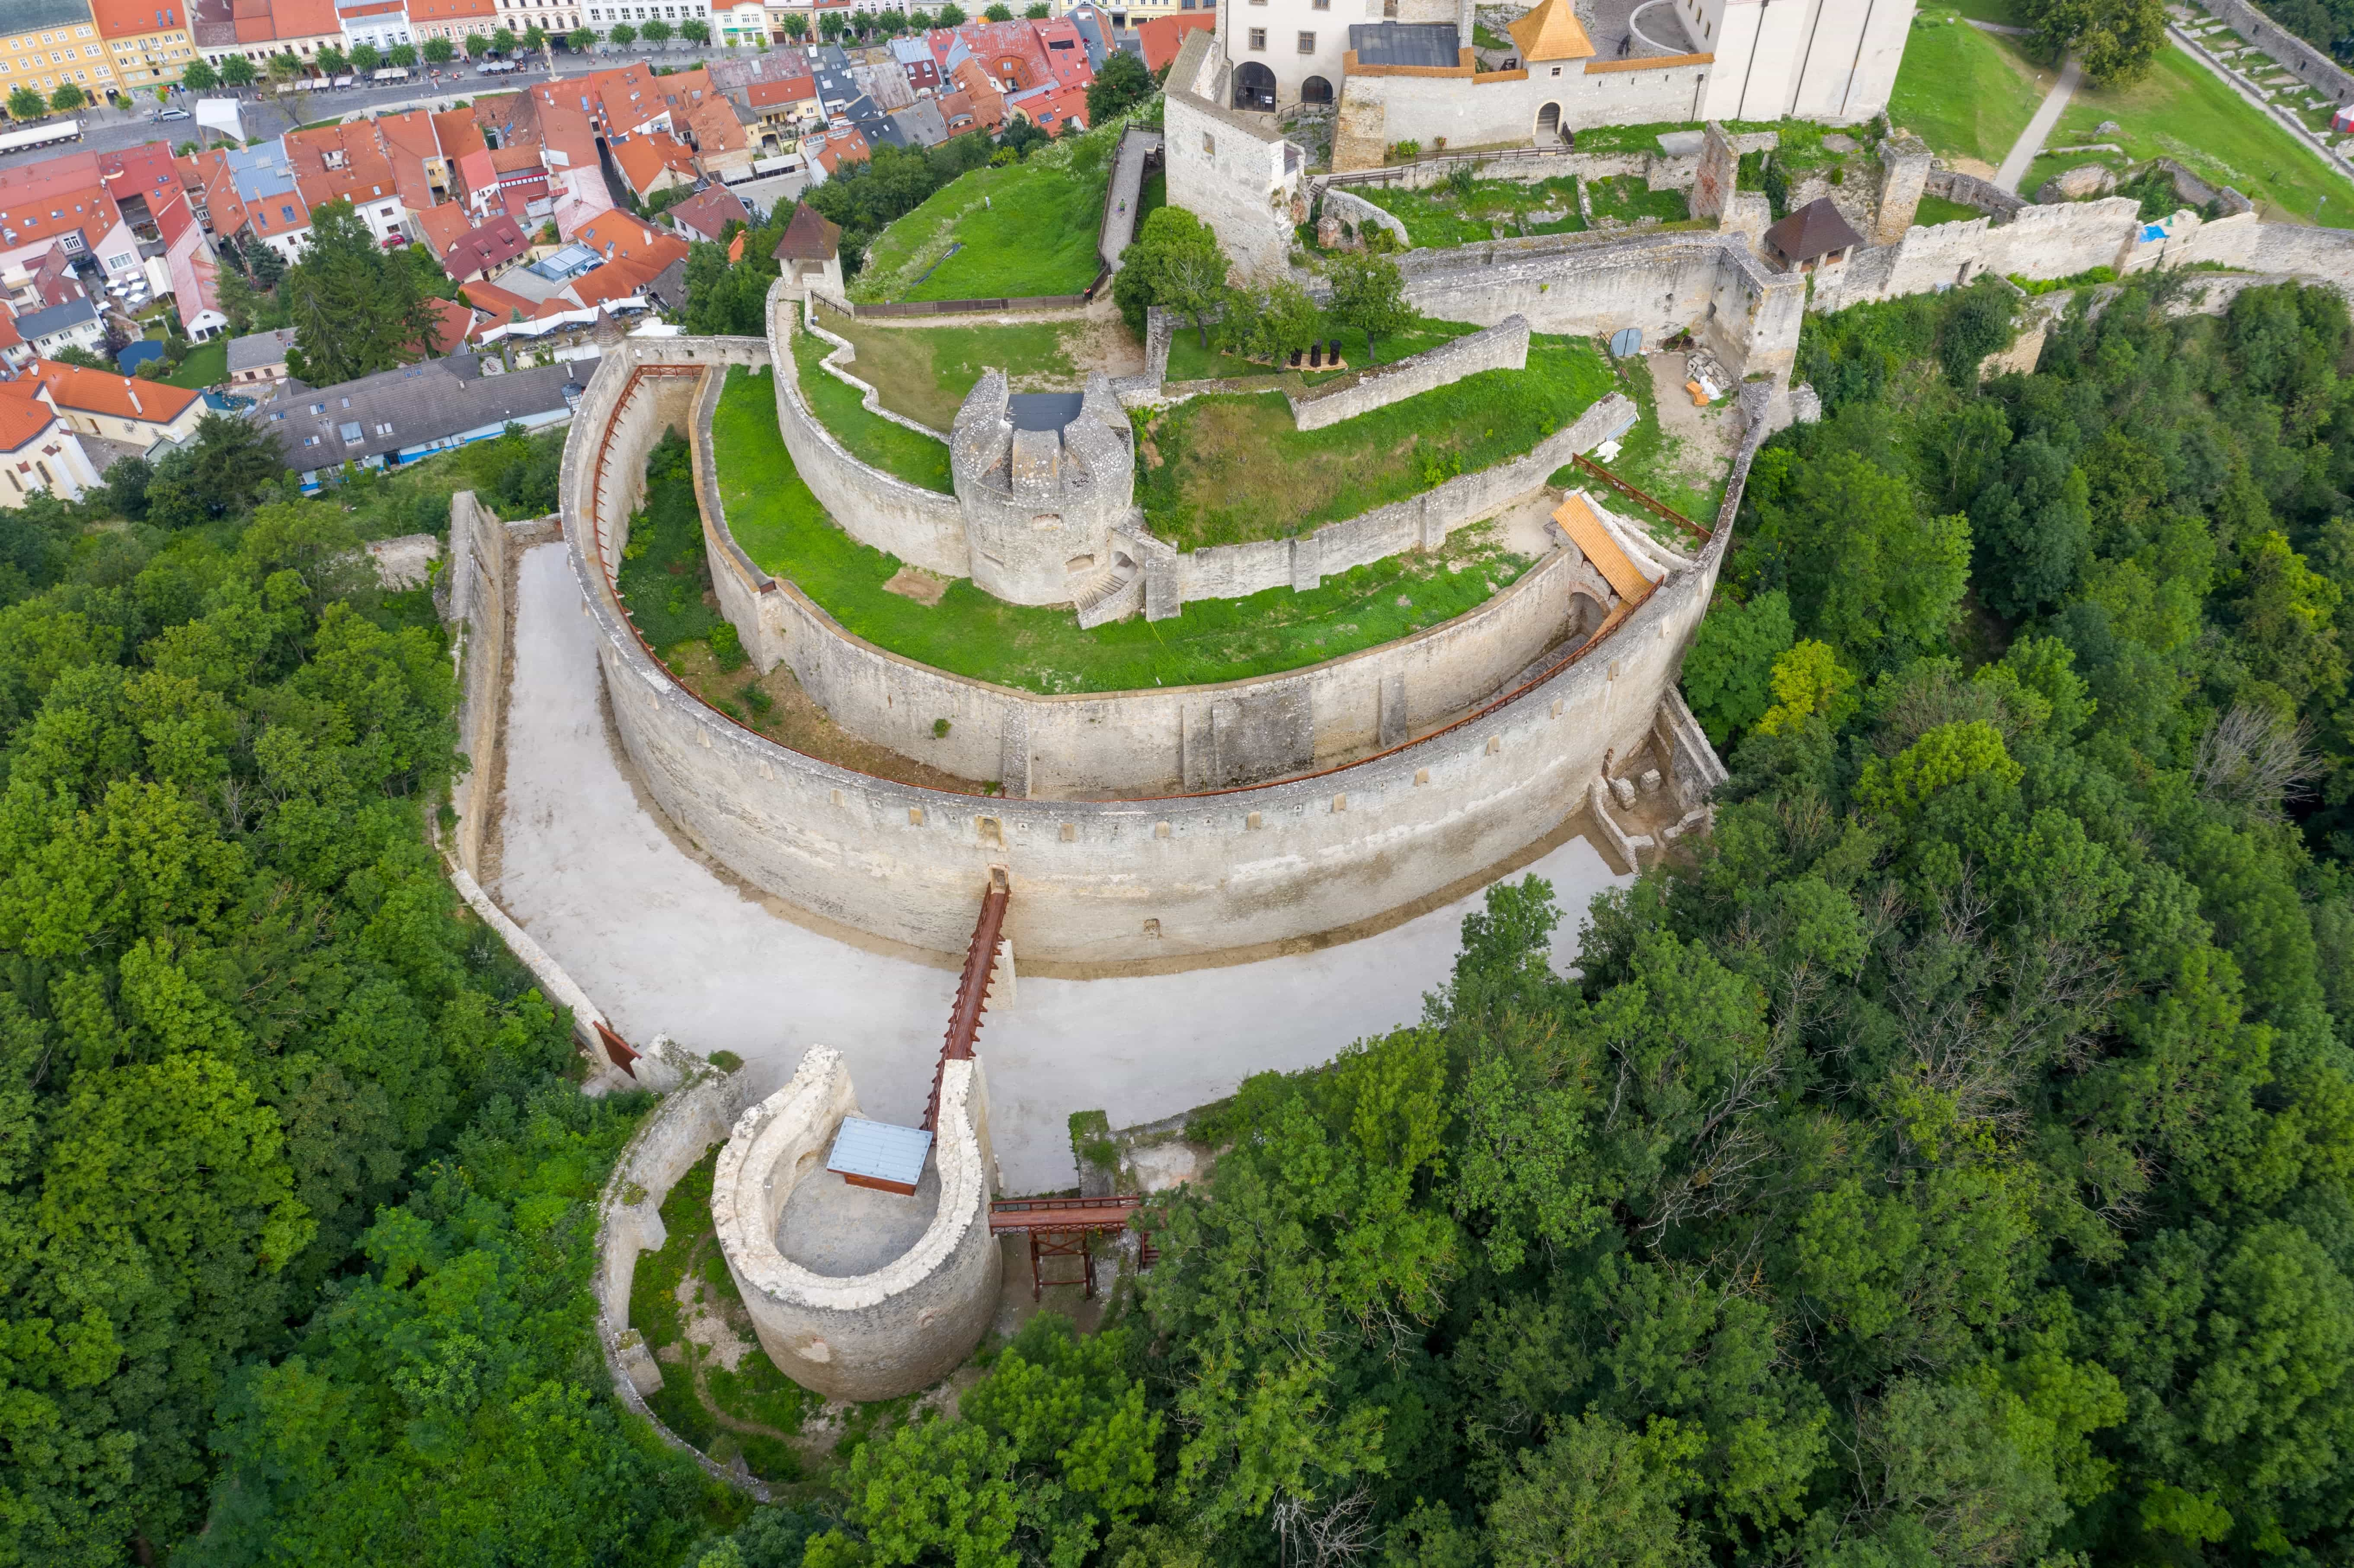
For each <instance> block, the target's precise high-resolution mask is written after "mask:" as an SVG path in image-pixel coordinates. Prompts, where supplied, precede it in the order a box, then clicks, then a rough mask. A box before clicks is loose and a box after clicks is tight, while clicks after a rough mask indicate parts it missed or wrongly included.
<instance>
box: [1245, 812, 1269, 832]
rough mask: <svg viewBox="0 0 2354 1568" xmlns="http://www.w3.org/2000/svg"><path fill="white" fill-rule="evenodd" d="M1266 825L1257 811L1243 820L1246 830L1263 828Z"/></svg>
mask: <svg viewBox="0 0 2354 1568" xmlns="http://www.w3.org/2000/svg"><path fill="white" fill-rule="evenodd" d="M1264 825H1265V821H1264V820H1263V819H1262V818H1261V817H1260V816H1259V814H1258V813H1257V811H1253V812H1252V813H1251V814H1250V815H1249V816H1247V817H1245V818H1244V819H1243V826H1245V827H1246V828H1254V829H1256V828H1259V827H1262V826H1264Z"/></svg>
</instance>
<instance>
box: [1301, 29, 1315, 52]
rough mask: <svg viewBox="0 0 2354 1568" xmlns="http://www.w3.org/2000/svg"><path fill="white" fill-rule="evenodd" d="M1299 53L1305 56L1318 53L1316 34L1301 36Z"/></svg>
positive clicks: (1303, 34)
mask: <svg viewBox="0 0 2354 1568" xmlns="http://www.w3.org/2000/svg"><path fill="white" fill-rule="evenodd" d="M1299 52H1300V53H1301V54H1303V55H1312V54H1314V53H1315V52H1316V35H1315V34H1313V33H1302V34H1300V35H1299Z"/></svg>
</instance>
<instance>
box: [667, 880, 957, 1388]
mask: <svg viewBox="0 0 2354 1568" xmlns="http://www.w3.org/2000/svg"><path fill="white" fill-rule="evenodd" d="M966 902H967V904H970V898H968V899H967V901H966ZM857 1108H858V1107H857V1101H856V1098H855V1097H854V1094H853V1091H852V1088H851V1083H850V1070H849V1068H848V1067H846V1066H844V1065H843V1060H842V1054H841V1053H840V1052H838V1051H835V1050H832V1049H831V1048H830V1047H827V1046H823V1045H820V1046H817V1047H815V1048H813V1049H812V1050H811V1051H810V1052H809V1054H807V1055H805V1056H803V1057H802V1058H801V1068H800V1070H799V1071H798V1072H796V1073H794V1075H793V1079H792V1082H790V1084H787V1085H786V1086H784V1087H783V1088H781V1089H779V1090H778V1091H777V1092H776V1093H775V1094H773V1095H771V1096H769V1097H768V1098H767V1099H765V1100H763V1101H761V1102H760V1103H759V1104H758V1105H757V1106H754V1107H752V1108H751V1109H749V1110H748V1111H746V1112H745V1113H744V1114H743V1116H742V1117H741V1118H738V1119H737V1123H736V1126H735V1129H734V1130H733V1132H731V1133H730V1134H729V1136H728V1139H727V1146H726V1148H725V1149H723V1150H720V1151H719V1163H718V1167H717V1169H716V1171H714V1172H713V1174H712V1180H711V1217H712V1220H713V1222H714V1224H715V1225H716V1228H717V1231H718V1237H719V1247H720V1251H721V1252H722V1253H724V1254H725V1255H726V1259H727V1270H728V1272H729V1273H730V1274H731V1275H733V1276H734V1277H735V1280H736V1288H737V1293H738V1294H739V1295H740V1296H742V1298H743V1299H744V1308H745V1310H746V1311H747V1312H748V1313H750V1314H751V1318H752V1325H753V1328H754V1330H756V1331H757V1332H758V1334H759V1337H760V1348H761V1349H762V1350H764V1351H768V1353H769V1360H770V1361H774V1362H775V1363H776V1365H777V1367H778V1369H779V1371H781V1372H784V1373H785V1375H786V1376H788V1377H790V1378H791V1379H792V1380H793V1381H794V1382H795V1383H800V1384H801V1386H803V1387H804V1388H809V1389H813V1390H815V1391H816V1392H817V1393H822V1394H824V1395H826V1396H827V1397H828V1398H831V1399H852V1400H861V1401H866V1400H877V1399H894V1398H896V1397H897V1396H899V1395H900V1394H903V1393H913V1392H914V1391H916V1390H917V1389H919V1388H923V1387H926V1386H927V1385H928V1384H930V1383H935V1382H938V1380H939V1379H940V1378H942V1377H944V1376H946V1375H947V1374H948V1373H949V1372H950V1371H952V1370H953V1369H954V1368H955V1367H956V1365H957V1363H958V1362H960V1361H963V1360H964V1358H965V1357H966V1356H968V1355H970V1353H971V1351H972V1348H973V1346H974V1345H976V1344H978V1343H979V1342H980V1340H981V1335H982V1334H983V1333H984V1332H986V1331H987V1330H988V1328H989V1324H990V1319H991V1317H992V1316H993V1315H994V1313H995V1311H996V1308H997V1290H998V1280H999V1274H1000V1268H1001V1265H1000V1261H999V1256H1000V1255H999V1251H998V1245H997V1240H996V1238H995V1237H993V1236H991V1234H989V1199H990V1193H991V1188H992V1187H993V1186H994V1184H995V1182H994V1179H995V1173H996V1161H995V1160H994V1158H993V1157H992V1156H991V1153H990V1147H989V1094H988V1088H987V1085H986V1083H985V1081H984V1079H983V1078H982V1076H981V1064H980V1063H979V1062H978V1061H962V1062H949V1063H946V1064H944V1065H943V1069H942V1073H941V1082H940V1107H939V1117H938V1124H937V1125H938V1132H937V1135H936V1137H935V1138H934V1139H933V1142H932V1155H931V1158H932V1160H933V1163H934V1166H935V1168H936V1169H937V1171H938V1178H939V1202H938V1208H937V1209H936V1210H935V1211H934V1212H933V1214H932V1220H931V1224H929V1225H928V1226H927V1227H926V1228H925V1230H924V1234H923V1235H922V1236H921V1237H919V1238H918V1239H917V1242H916V1244H915V1245H913V1246H912V1247H910V1248H908V1250H907V1252H905V1253H903V1254H901V1255H899V1256H898V1257H896V1258H894V1259H892V1260H891V1261H890V1262H889V1263H886V1264H885V1265H884V1266H882V1267H881V1268H878V1269H876V1270H875V1271H874V1272H872V1273H870V1274H857V1275H845V1276H828V1275H822V1274H816V1273H812V1272H811V1270H809V1269H807V1268H805V1267H803V1266H801V1265H800V1264H798V1263H795V1262H794V1261H793V1260H792V1259H791V1258H790V1257H787V1256H786V1255H784V1254H783V1253H781V1252H779V1250H778V1248H777V1221H778V1219H779V1216H780V1215H781V1214H782V1213H784V1208H785V1202H786V1201H787V1200H788V1199H789V1198H790V1197H791V1196H792V1193H793V1189H794V1188H795V1187H796V1186H798V1185H799V1184H800V1183H801V1182H802V1181H833V1180H836V1178H834V1177H832V1176H830V1175H828V1174H827V1173H826V1172H825V1171H824V1170H823V1162H824V1160H825V1155H826V1150H827V1149H828V1148H829V1147H830V1146H831V1145H832V1140H833V1134H834V1130H835V1128H838V1127H840V1126H841V1125H842V1118H843V1117H844V1116H848V1115H854V1114H855V1113H856V1111H857Z"/></svg>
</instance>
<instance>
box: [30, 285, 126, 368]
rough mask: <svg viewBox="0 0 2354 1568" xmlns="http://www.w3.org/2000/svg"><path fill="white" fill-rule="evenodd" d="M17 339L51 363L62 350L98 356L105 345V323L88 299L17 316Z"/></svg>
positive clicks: (49, 306)
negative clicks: (77, 349)
mask: <svg viewBox="0 0 2354 1568" xmlns="http://www.w3.org/2000/svg"><path fill="white" fill-rule="evenodd" d="M16 335H17V336H18V337H21V338H22V339H24V341H25V345H26V346H27V347H28V348H30V349H31V350H32V351H33V352H34V353H35V354H36V355H39V356H40V357H41V358H43V359H52V358H55V357H56V356H57V355H58V352H59V351H60V350H62V349H68V348H80V349H88V350H90V351H92V352H96V351H97V350H99V349H100V348H101V347H102V346H103V345H104V344H105V342H106V323H105V322H104V320H102V319H101V317H100V315H99V313H98V307H97V306H96V305H93V304H91V303H90V301H89V300H88V299H87V298H84V299H79V300H68V301H67V302H65V303H64V304H62V305H44V306H42V307H41V308H40V309H39V310H37V311H30V312H27V313H25V314H23V315H20V316H18V317H17V318H16Z"/></svg>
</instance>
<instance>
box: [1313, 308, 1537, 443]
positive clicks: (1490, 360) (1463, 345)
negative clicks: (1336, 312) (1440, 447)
mask: <svg viewBox="0 0 2354 1568" xmlns="http://www.w3.org/2000/svg"><path fill="white" fill-rule="evenodd" d="M1528 363H1529V323H1528V320H1527V318H1526V317H1523V316H1517V315H1514V316H1507V317H1505V318H1504V319H1503V320H1502V321H1501V322H1500V323H1497V324H1496V325H1494V326H1491V327H1488V328H1486V329H1484V330H1482V331H1479V332H1475V333H1470V334H1467V335H1465V336H1462V337H1458V338H1454V339H1450V340H1449V341H1447V342H1446V343H1442V344H1439V345H1438V346H1437V348H1428V349H1425V350H1423V352H1422V353H1420V354H1416V355H1409V356H1408V357H1406V358H1405V359H1401V360H1399V361H1397V362H1396V363H1395V364H1394V365H1381V366H1369V367H1368V368H1366V369H1363V370H1360V371H1356V372H1353V373H1352V374H1350V375H1347V376H1339V377H1336V378H1335V379H1333V380H1331V381H1326V382H1321V383H1320V384H1318V385H1317V386H1314V387H1308V388H1307V389H1305V390H1304V391H1299V392H1286V393H1285V394H1284V400H1285V401H1287V402H1288V403H1289V404H1290V405H1291V422H1292V424H1293V425H1294V426H1295V427H1297V428H1298V429H1303V430H1320V429H1324V427H1325V426H1327V425H1337V424H1339V423H1340V422H1341V420H1343V419H1353V418H1356V417H1357V416H1358V415H1360V414H1370V413H1372V412H1373V410H1374V409H1376V408H1388V407H1389V406H1390V405H1391V404H1393V403H1398V402H1403V401H1404V400H1405V399H1406V398H1408V397H1416V396H1417V395H1418V394H1421V393H1424V392H1429V391H1433V390H1436V389H1437V388H1438V387H1446V386H1449V385H1451V384H1452V383H1454V382H1457V381H1460V380H1462V379H1463V378H1464V377H1465V376H1477V375H1479V373H1480V372H1481V371H1483V370H1522V369H1525V368H1526V367H1527V366H1528Z"/></svg>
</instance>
